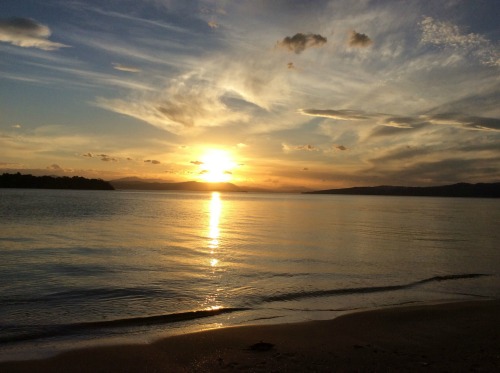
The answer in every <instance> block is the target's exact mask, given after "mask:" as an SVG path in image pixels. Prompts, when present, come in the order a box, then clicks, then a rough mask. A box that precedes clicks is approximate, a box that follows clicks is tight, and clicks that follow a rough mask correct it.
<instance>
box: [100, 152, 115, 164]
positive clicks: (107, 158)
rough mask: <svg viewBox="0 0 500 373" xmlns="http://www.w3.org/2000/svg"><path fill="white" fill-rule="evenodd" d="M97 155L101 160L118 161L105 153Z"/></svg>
mask: <svg viewBox="0 0 500 373" xmlns="http://www.w3.org/2000/svg"><path fill="white" fill-rule="evenodd" d="M98 157H101V161H103V162H118V159H116V158H114V157H111V156H110V155H107V154H99V155H98Z"/></svg>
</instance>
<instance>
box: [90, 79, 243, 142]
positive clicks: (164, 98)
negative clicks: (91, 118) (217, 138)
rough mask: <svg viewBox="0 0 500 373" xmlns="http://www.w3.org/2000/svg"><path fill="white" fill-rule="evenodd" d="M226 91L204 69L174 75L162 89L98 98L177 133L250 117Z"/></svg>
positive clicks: (108, 106) (109, 106) (99, 103)
mask: <svg viewBox="0 0 500 373" xmlns="http://www.w3.org/2000/svg"><path fill="white" fill-rule="evenodd" d="M226 93H227V91H226V90H225V89H224V88H222V87H218V86H216V85H215V86H214V84H213V83H212V81H210V80H209V79H206V78H204V77H203V76H201V75H200V73H188V74H185V75H183V76H180V77H178V78H176V79H172V80H171V81H170V82H168V84H167V87H166V88H165V89H164V90H163V91H160V92H159V93H158V92H152V93H150V92H142V94H141V93H139V94H135V95H131V96H130V98H129V99H106V98H98V99H97V101H96V105H97V106H99V107H102V108H105V109H108V110H112V111H114V112H117V113H120V114H124V115H128V116H131V117H134V118H137V119H140V120H142V121H144V122H146V123H149V124H151V125H154V126H156V127H158V128H161V129H164V130H167V131H169V132H172V133H175V134H181V133H186V132H187V131H189V132H191V133H192V132H193V130H194V129H201V128H207V127H218V126H222V125H225V124H227V123H229V122H234V121H247V120H248V115H247V114H245V113H241V112H236V111H233V110H231V109H230V108H229V107H228V106H227V105H226V104H225V103H224V102H223V96H224V95H225V94H226ZM141 96H142V97H141Z"/></svg>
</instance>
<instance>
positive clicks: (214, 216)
mask: <svg viewBox="0 0 500 373" xmlns="http://www.w3.org/2000/svg"><path fill="white" fill-rule="evenodd" d="M221 212H222V202H221V200H220V193H218V192H213V193H212V199H211V200H210V223H209V231H208V237H209V238H210V241H209V244H208V247H209V248H210V249H211V250H212V251H211V253H213V252H214V250H215V249H217V248H218V247H219V235H220V230H219V221H220V215H221Z"/></svg>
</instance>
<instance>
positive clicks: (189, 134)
mask: <svg viewBox="0 0 500 373" xmlns="http://www.w3.org/2000/svg"><path fill="white" fill-rule="evenodd" d="M499 39H500V2H499V1H497V0H440V1H427V0H407V1H396V0H390V1H389V0H372V1H370V0H359V1H355V0H330V1H327V0H316V1H296V0H273V1H264V0H252V1H245V0H241V1H229V0H220V1H218V0H211V1H209V0H106V1H101V0H43V1H41V0H2V1H1V2H0V172H13V171H15V172H21V173H31V174H35V175H42V174H46V175H58V176H63V175H66V176H74V175H79V176H86V177H93V178H102V179H104V180H113V179H118V178H123V177H140V178H145V179H156V180H158V179H160V180H164V181H166V182H180V181H188V180H198V181H203V180H205V181H207V180H208V181H217V180H216V179H217V177H214V175H215V174H214V172H215V171H214V169H215V168H217V167H218V169H217V172H219V173H220V174H221V175H224V181H231V182H233V183H235V184H237V185H242V186H243V185H246V186H254V187H260V188H266V189H277V190H278V189H287V188H310V189H330V188H341V187H351V186H375V185H388V184H389V185H416V186H425V185H443V184H451V183H457V182H470V183H477V182H494V181H500V41H499ZM207 174H211V175H212V179H210V178H206V177H205V178H204V175H205V176H206V175H207ZM221 180H222V178H221Z"/></svg>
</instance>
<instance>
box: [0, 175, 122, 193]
mask: <svg viewBox="0 0 500 373" xmlns="http://www.w3.org/2000/svg"><path fill="white" fill-rule="evenodd" d="M0 188H30V189H85V190H114V189H115V188H113V186H112V185H111V184H110V183H108V182H107V181H104V180H101V179H86V178H84V177H81V176H73V177H68V176H62V177H56V176H33V175H21V173H19V172H18V173H16V174H7V173H4V174H2V175H1V176H0Z"/></svg>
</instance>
